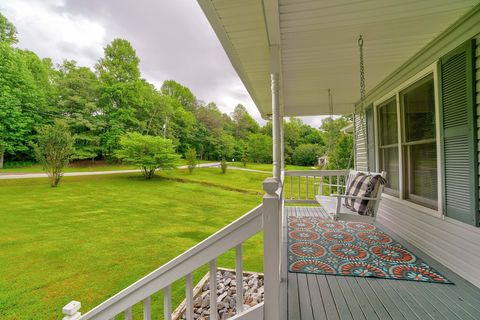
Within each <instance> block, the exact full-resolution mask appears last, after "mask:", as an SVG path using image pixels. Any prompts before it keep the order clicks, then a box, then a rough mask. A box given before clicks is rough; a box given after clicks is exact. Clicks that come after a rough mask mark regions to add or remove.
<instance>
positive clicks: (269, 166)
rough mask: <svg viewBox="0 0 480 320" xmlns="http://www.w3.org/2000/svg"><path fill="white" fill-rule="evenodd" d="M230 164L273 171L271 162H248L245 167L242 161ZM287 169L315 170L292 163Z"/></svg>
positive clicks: (230, 163)
mask: <svg viewBox="0 0 480 320" xmlns="http://www.w3.org/2000/svg"><path fill="white" fill-rule="evenodd" d="M228 165H229V166H233V167H239V168H247V169H253V170H261V171H268V172H271V171H272V170H273V165H272V164H271V163H253V162H248V163H247V166H246V167H244V166H243V164H242V163H241V162H229V163H228ZM285 170H313V169H312V167H304V166H295V165H292V164H286V165H285Z"/></svg>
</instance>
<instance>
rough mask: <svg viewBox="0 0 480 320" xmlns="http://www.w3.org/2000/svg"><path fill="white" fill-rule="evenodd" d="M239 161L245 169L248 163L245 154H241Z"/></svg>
mask: <svg viewBox="0 0 480 320" xmlns="http://www.w3.org/2000/svg"><path fill="white" fill-rule="evenodd" d="M240 161H241V162H242V165H243V167H244V168H245V167H247V162H248V156H247V154H246V153H244V154H242V157H241V158H240Z"/></svg>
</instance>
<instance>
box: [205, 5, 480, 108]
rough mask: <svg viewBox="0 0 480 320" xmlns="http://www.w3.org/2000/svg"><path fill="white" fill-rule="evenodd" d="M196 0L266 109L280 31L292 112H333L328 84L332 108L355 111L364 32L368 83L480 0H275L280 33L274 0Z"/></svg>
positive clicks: (284, 85) (286, 102) (286, 104)
mask: <svg viewBox="0 0 480 320" xmlns="http://www.w3.org/2000/svg"><path fill="white" fill-rule="evenodd" d="M198 1H199V3H200V5H201V7H202V9H203V10H204V12H205V14H206V15H207V18H208V19H209V21H210V23H211V24H212V27H213V28H214V30H215V32H216V34H217V36H218V37H219V39H220V41H221V43H222V45H223V47H224V48H225V50H226V52H227V54H228V56H229V58H230V61H231V62H232V64H233V66H234V68H235V69H236V71H237V73H238V74H239V76H240V78H241V79H242V81H243V83H244V84H245V86H246V87H247V90H248V91H249V93H250V95H251V96H252V98H253V100H254V102H255V103H256V105H257V108H258V109H259V110H260V113H261V114H262V115H263V116H265V115H267V114H269V113H271V111H270V110H271V97H270V76H269V73H270V56H269V44H270V43H272V41H271V40H272V39H273V38H274V37H275V38H276V39H278V38H279V39H280V49H281V72H282V74H281V80H282V81H281V95H282V98H283V99H282V100H281V101H282V103H283V110H284V114H285V115H286V116H307V115H325V114H328V113H329V108H328V94H327V90H328V88H331V90H332V92H333V100H334V113H335V114H342V113H351V112H352V111H353V106H354V103H355V102H356V101H358V99H359V95H360V94H359V52H358V45H357V39H358V36H359V35H360V34H363V36H364V39H365V45H364V51H365V71H366V81H367V91H368V89H371V88H373V87H374V86H375V85H377V84H378V83H379V82H380V81H382V80H383V79H384V78H385V77H387V76H388V75H389V74H391V73H392V72H394V71H395V70H396V69H397V68H398V67H400V66H401V65H402V63H404V62H406V61H407V59H408V58H410V57H412V56H413V55H414V54H415V53H416V52H418V51H419V50H420V49H421V48H423V47H424V46H425V45H426V44H427V43H429V42H430V41H431V40H433V39H434V38H435V37H436V36H437V35H439V34H440V33H441V32H442V31H444V30H445V29H447V28H448V27H449V26H450V25H452V24H453V23H454V22H455V21H457V20H458V19H459V18H460V17H461V16H462V15H464V14H465V13H466V12H467V11H468V10H470V9H471V8H473V7H474V6H475V5H476V4H478V3H479V1H478V0H415V1H412V0H403V1H399V0H279V1H277V0H275V1H274V2H275V4H277V3H278V7H277V8H276V9H277V10H275V14H279V21H280V28H279V31H278V30H276V32H279V33H280V34H272V28H270V29H269V28H268V26H269V25H270V24H268V23H267V22H266V21H265V17H271V15H272V11H271V10H272V1H271V0H264V1H262V0H240V1H238V0H237V1H236V0H198ZM263 2H265V3H266V4H268V5H264V4H263ZM264 10H269V11H268V12H264ZM276 11H278V12H279V13H276ZM273 31H275V30H273ZM269 36H270V41H269ZM274 43H275V41H274Z"/></svg>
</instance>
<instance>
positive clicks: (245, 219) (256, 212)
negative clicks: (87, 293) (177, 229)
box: [82, 204, 262, 319]
mask: <svg viewBox="0 0 480 320" xmlns="http://www.w3.org/2000/svg"><path fill="white" fill-rule="evenodd" d="M261 215H262V204H260V205H259V206H257V207H256V208H254V209H252V210H250V211H249V212H248V213H246V214H244V215H243V216H241V217H240V218H238V219H237V220H235V221H233V222H232V223H230V224H228V225H227V226H225V227H224V228H222V229H220V230H219V231H217V232H216V233H214V234H212V235H211V236H209V237H208V238H206V239H205V240H203V241H202V242H200V243H198V244H197V245H195V246H193V247H191V248H190V249H188V250H187V251H185V252H184V253H182V254H181V255H179V256H177V257H176V258H174V259H173V260H170V261H169V262H167V263H166V264H164V265H162V266H161V267H159V268H157V269H156V270H155V271H153V272H151V273H149V274H148V275H146V276H145V277H143V278H141V279H140V280H138V281H137V282H135V283H133V284H132V285H130V286H128V287H127V288H125V289H123V290H122V291H120V292H119V293H117V294H115V295H114V296H112V297H111V298H109V299H108V300H105V301H104V302H103V303H101V304H99V305H98V306H96V307H95V308H93V309H92V310H90V311H89V312H87V313H85V314H84V315H83V316H82V319H89V318H90V317H93V316H95V315H97V314H98V313H100V312H102V311H104V310H106V309H108V308H109V307H110V306H111V305H113V304H115V303H116V302H118V301H119V300H121V299H123V298H125V297H126V296H128V295H129V294H131V293H132V292H135V291H136V290H138V289H140V288H142V287H143V286H145V285H147V284H149V283H150V282H152V281H153V280H155V279H156V278H158V277H160V276H162V275H163V274H165V273H166V272H168V271H170V270H172V269H174V268H176V267H177V266H179V265H180V264H182V263H183V262H185V261H186V260H188V259H189V258H191V257H193V256H194V255H196V254H197V253H198V252H200V251H202V250H203V249H205V248H207V247H209V246H211V245H212V244H214V243H216V242H218V241H220V240H221V239H222V238H225V237H226V236H228V235H229V234H231V233H232V232H234V231H235V230H237V229H240V228H241V227H242V226H244V225H246V224H248V223H249V222H250V221H252V220H253V219H256V218H258V217H259V216H261ZM235 245H236V244H233V246H235ZM159 289H161V288H159Z"/></svg>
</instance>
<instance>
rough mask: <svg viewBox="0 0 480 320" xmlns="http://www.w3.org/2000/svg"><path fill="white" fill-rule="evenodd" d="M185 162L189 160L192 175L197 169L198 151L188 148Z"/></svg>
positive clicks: (188, 165) (188, 166) (189, 170)
mask: <svg viewBox="0 0 480 320" xmlns="http://www.w3.org/2000/svg"><path fill="white" fill-rule="evenodd" d="M185 160H187V168H188V172H190V174H192V172H193V170H194V169H195V168H196V167H197V151H196V150H195V149H193V148H188V150H187V152H185Z"/></svg>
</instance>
